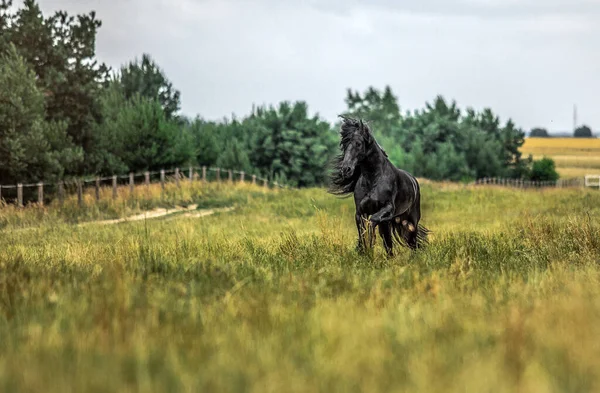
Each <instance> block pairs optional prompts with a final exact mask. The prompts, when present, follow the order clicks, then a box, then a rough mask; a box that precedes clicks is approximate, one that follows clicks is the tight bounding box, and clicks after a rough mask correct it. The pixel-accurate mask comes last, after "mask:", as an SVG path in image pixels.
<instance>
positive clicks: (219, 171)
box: [217, 168, 221, 183]
mask: <svg viewBox="0 0 600 393" xmlns="http://www.w3.org/2000/svg"><path fill="white" fill-rule="evenodd" d="M217 182H219V183H220V182H221V168H217Z"/></svg>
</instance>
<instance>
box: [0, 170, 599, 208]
mask: <svg viewBox="0 0 600 393" xmlns="http://www.w3.org/2000/svg"><path fill="white" fill-rule="evenodd" d="M167 175H169V176H168V177H167ZM186 175H187V176H186ZM140 178H142V179H143V180H142V181H140V180H139V179H140ZM225 180H226V181H227V182H229V183H234V182H236V181H237V182H239V183H245V182H251V183H252V184H254V185H262V186H263V187H269V186H272V187H276V188H286V189H287V188H290V187H289V186H287V185H284V184H280V183H278V182H277V181H270V180H268V179H265V178H262V177H258V176H256V175H248V174H246V173H245V172H244V171H236V170H232V169H223V168H213V167H206V166H203V167H188V168H186V170H182V169H181V168H175V169H169V170H164V169H163V170H160V171H152V172H151V171H145V172H138V173H134V172H130V173H129V174H126V175H113V176H105V177H84V178H75V179H69V180H62V181H59V182H38V183H18V184H9V185H4V184H1V185H0V207H2V206H4V205H8V204H10V203H11V202H12V203H13V204H16V205H17V206H19V207H24V206H25V203H24V201H27V202H29V203H35V204H37V205H38V206H43V205H44V204H45V203H46V202H49V201H52V200H54V199H58V202H59V203H60V204H62V203H63V202H64V200H65V198H66V196H67V194H75V193H76V194H77V200H78V203H79V205H82V204H83V194H84V190H85V189H87V188H89V187H90V185H91V186H92V187H94V189H95V199H96V200H97V201H99V200H100V196H101V192H100V190H101V188H102V187H107V186H110V187H112V198H113V199H116V198H117V197H118V194H119V193H118V187H119V186H121V187H123V186H127V185H128V186H129V191H130V193H131V194H133V193H134V191H135V188H136V187H139V186H147V187H148V186H150V184H156V183H160V184H161V188H162V190H164V189H165V184H166V183H167V182H175V184H176V186H177V187H181V183H182V182H184V181H189V182H190V183H191V184H193V183H194V182H198V181H201V182H203V183H206V182H208V181H216V182H221V181H225ZM107 183H108V184H107ZM470 184H471V185H474V186H480V185H496V186H503V187H513V188H520V189H539V188H583V187H592V188H593V187H598V188H599V189H600V175H586V176H585V177H581V178H573V179H559V180H557V181H529V180H523V179H508V178H499V177H484V178H481V179H477V180H475V181H474V182H472V183H470ZM36 194H37V195H36Z"/></svg>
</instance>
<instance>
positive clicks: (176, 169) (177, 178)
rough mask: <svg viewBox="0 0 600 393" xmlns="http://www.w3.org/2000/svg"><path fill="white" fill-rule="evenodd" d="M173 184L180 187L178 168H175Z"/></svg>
mask: <svg viewBox="0 0 600 393" xmlns="http://www.w3.org/2000/svg"><path fill="white" fill-rule="evenodd" d="M175 184H177V188H179V187H180V185H179V168H175Z"/></svg>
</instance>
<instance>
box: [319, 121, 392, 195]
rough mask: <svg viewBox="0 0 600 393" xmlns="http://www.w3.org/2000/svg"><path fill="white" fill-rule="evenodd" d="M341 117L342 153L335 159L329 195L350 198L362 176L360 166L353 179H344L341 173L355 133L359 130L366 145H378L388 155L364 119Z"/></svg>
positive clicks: (355, 170) (356, 169)
mask: <svg viewBox="0 0 600 393" xmlns="http://www.w3.org/2000/svg"><path fill="white" fill-rule="evenodd" d="M340 117H341V118H342V125H341V127H340V135H341V140H340V150H341V153H340V154H339V155H337V156H336V157H335V158H334V159H333V163H332V167H333V172H332V174H331V176H330V183H329V190H328V191H329V193H331V194H334V195H339V196H349V195H350V194H351V193H353V192H354V187H355V186H356V183H357V182H358V179H359V178H360V174H361V173H360V167H358V166H357V167H356V168H355V169H354V173H353V175H352V177H351V178H348V179H346V178H344V176H342V171H341V169H342V161H344V153H345V152H346V149H347V148H348V146H349V145H350V142H351V141H352V137H353V135H354V133H355V132H356V131H357V130H358V131H359V132H361V133H362V135H363V138H364V139H365V143H366V144H367V145H370V144H372V143H376V144H377V147H379V150H381V151H382V152H383V154H384V155H385V156H386V157H387V154H386V152H385V151H384V150H383V149H382V148H381V146H379V144H378V143H377V141H376V140H375V138H374V137H373V134H372V133H371V129H370V128H369V126H368V125H367V124H366V123H365V122H364V121H363V120H362V119H360V120H357V119H353V118H351V117H347V116H343V115H340Z"/></svg>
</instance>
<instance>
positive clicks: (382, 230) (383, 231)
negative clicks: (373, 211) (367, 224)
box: [379, 222, 394, 257]
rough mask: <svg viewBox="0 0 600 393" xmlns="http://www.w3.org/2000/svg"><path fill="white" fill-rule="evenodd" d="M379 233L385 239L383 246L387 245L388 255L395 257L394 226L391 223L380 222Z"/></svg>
mask: <svg viewBox="0 0 600 393" xmlns="http://www.w3.org/2000/svg"><path fill="white" fill-rule="evenodd" d="M379 235H380V236H381V238H382V239H383V246H384V247H385V251H386V252H387V255H388V257H393V256H394V252H393V249H392V247H393V243H392V227H391V224H390V223H387V222H385V223H383V222H382V223H381V224H379Z"/></svg>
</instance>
